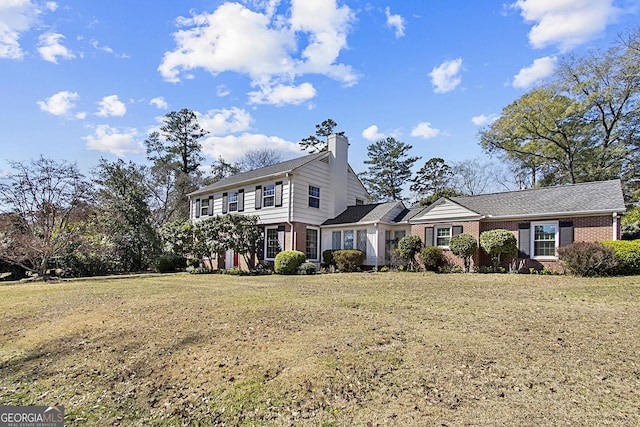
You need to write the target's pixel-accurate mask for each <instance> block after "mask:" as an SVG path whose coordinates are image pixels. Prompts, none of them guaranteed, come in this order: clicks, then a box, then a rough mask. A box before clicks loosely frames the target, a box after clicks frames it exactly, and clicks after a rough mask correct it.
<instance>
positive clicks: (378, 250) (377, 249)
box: [373, 222, 380, 270]
mask: <svg viewBox="0 0 640 427" xmlns="http://www.w3.org/2000/svg"><path fill="white" fill-rule="evenodd" d="M373 226H374V227H375V229H376V241H375V246H374V247H375V248H376V265H375V267H376V270H378V258H379V257H380V246H379V245H378V241H379V239H378V237H379V236H378V233H380V230H378V223H377V222H376V223H375V224H373Z"/></svg>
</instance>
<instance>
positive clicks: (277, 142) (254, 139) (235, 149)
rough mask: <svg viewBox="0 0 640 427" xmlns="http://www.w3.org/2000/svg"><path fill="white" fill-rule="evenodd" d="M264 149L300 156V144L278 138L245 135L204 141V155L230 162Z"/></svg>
mask: <svg viewBox="0 0 640 427" xmlns="http://www.w3.org/2000/svg"><path fill="white" fill-rule="evenodd" d="M263 148H269V149H273V150H275V151H277V152H279V153H282V155H283V157H294V156H299V155H300V146H299V145H298V143H296V142H289V141H286V140H284V139H282V138H279V137H277V136H267V135H262V134H251V133H243V134H241V135H226V136H207V137H205V138H204V139H203V140H202V152H203V153H204V154H206V155H208V156H210V157H211V158H213V159H217V158H218V157H220V156H221V157H222V158H223V159H225V160H226V161H228V162H234V161H236V160H238V159H240V157H242V156H243V155H244V154H245V153H246V152H247V151H251V150H259V149H263Z"/></svg>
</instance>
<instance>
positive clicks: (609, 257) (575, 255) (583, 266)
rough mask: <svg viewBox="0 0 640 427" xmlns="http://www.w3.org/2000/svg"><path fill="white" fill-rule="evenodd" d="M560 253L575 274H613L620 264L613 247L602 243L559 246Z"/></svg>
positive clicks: (570, 271) (594, 275) (587, 275)
mask: <svg viewBox="0 0 640 427" xmlns="http://www.w3.org/2000/svg"><path fill="white" fill-rule="evenodd" d="M558 255H559V256H560V260H561V261H562V262H563V263H564V266H565V267H566V269H567V271H568V272H569V273H571V274H573V275H575V276H582V277H596V276H611V275H613V274H615V273H616V270H617V267H618V264H619V262H618V259H617V257H616V254H615V252H614V251H613V249H612V248H611V247H608V246H605V245H602V244H600V243H590V242H577V243H572V244H570V245H567V246H564V247H561V248H559V249H558Z"/></svg>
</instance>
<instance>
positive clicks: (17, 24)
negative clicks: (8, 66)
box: [0, 0, 41, 59]
mask: <svg viewBox="0 0 640 427" xmlns="http://www.w3.org/2000/svg"><path fill="white" fill-rule="evenodd" d="M40 12H41V11H40V9H39V7H38V5H36V4H34V3H32V2H31V0H9V1H2V2H0V58H8V59H22V58H23V57H24V51H23V50H22V48H21V47H20V36H21V35H22V33H24V32H26V31H28V30H29V29H30V28H31V27H33V26H34V25H35V24H36V23H37V20H38V15H39V14H40Z"/></svg>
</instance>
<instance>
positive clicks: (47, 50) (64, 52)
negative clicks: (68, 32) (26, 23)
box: [38, 33, 76, 64]
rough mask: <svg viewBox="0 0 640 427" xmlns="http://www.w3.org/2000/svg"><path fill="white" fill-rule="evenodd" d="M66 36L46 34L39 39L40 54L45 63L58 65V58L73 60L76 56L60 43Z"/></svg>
mask: <svg viewBox="0 0 640 427" xmlns="http://www.w3.org/2000/svg"><path fill="white" fill-rule="evenodd" d="M62 40H64V36H63V35H62V34H58V33H45V34H41V35H40V37H38V52H39V53H40V56H41V57H42V59H44V60H45V61H49V62H53V63H54V64H57V63H58V57H60V58H63V59H73V58H75V57H76V56H75V55H74V54H73V52H71V51H70V50H69V49H67V48H66V47H64V46H63V45H62V44H61V43H60V42H61V41H62Z"/></svg>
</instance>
